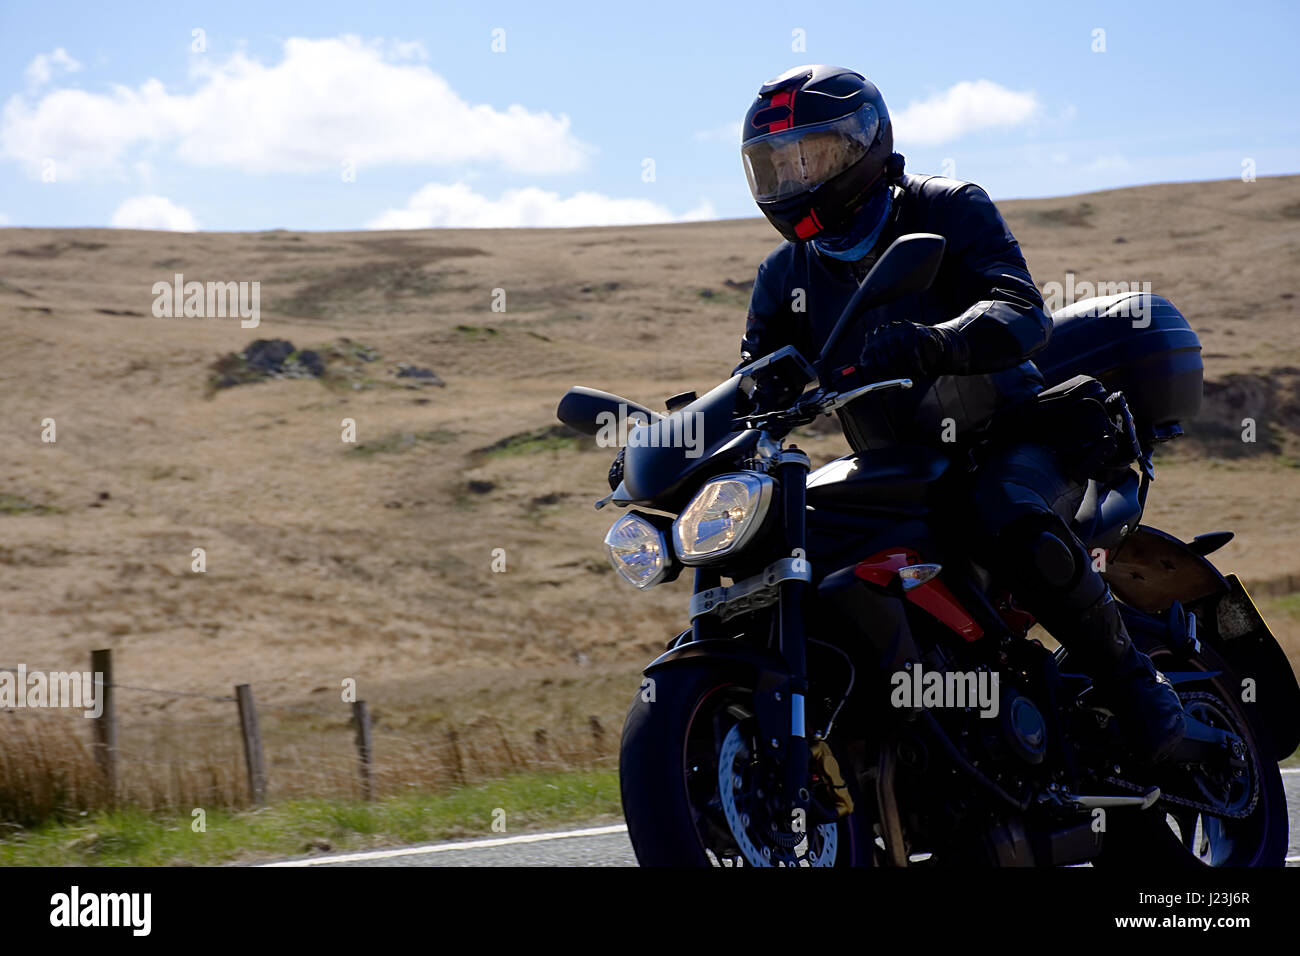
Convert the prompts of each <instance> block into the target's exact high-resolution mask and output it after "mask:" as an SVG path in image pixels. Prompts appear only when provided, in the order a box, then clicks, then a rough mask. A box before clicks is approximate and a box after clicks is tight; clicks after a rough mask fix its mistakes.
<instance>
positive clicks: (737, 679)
mask: <svg viewBox="0 0 1300 956" xmlns="http://www.w3.org/2000/svg"><path fill="white" fill-rule="evenodd" d="M654 680H655V683H654V685H653V686H654V693H653V695H650V694H647V693H644V692H643V693H639V694H638V695H637V696H636V698H635V699H634V700H633V702H632V706H631V707H630V708H629V710H628V716H627V721H626V723H625V724H624V727H623V740H622V745H621V747H620V754H619V784H620V789H621V792H622V799H623V814H624V816H625V817H626V819H627V826H628V835H629V836H630V838H631V840H632V846H633V848H634V849H635V851H636V855H637V860H638V861H639V862H640V863H641V865H642V866H782V865H787V866H844V865H852V863H853V862H854V860H855V859H856V857H857V850H858V844H859V842H860V841H859V840H857V839H855V834H854V830H855V826H854V823H853V820H854V815H852V814H851V815H849V816H848V817H844V818H840V819H835V820H829V819H828V820H816V819H810V820H807V821H804V823H805V825H804V826H803V827H802V828H801V827H799V826H796V825H793V821H792V820H791V818H790V816H789V814H782V813H781V811H780V810H779V809H777V808H776V800H775V798H776V796H777V794H778V793H779V788H778V787H777V783H776V781H777V779H778V774H779V767H778V766H777V765H776V763H775V762H774V761H771V760H768V759H766V758H765V755H764V753H763V748H762V747H761V746H760V742H759V741H758V739H757V722H756V720H755V718H754V714H753V687H754V684H755V675H754V672H753V670H752V669H751V668H750V667H748V666H747V665H744V664H742V663H739V662H729V661H723V662H718V661H709V662H702V663H699V664H689V665H685V664H684V665H678V666H675V667H670V668H665V669H664V670H662V671H659V672H657V673H656V674H655V675H654ZM651 696H652V697H653V699H648V698H650V697H651ZM850 786H851V784H850ZM855 796H856V795H855Z"/></svg>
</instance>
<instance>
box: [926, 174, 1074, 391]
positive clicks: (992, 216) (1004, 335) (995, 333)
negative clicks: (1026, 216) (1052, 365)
mask: <svg viewBox="0 0 1300 956" xmlns="http://www.w3.org/2000/svg"><path fill="white" fill-rule="evenodd" d="M943 207H944V208H943V211H942V212H941V213H940V215H939V219H940V221H941V222H942V225H943V226H944V229H943V230H942V232H943V235H944V236H945V238H947V240H948V247H947V249H946V250H945V253H944V255H945V259H949V257H951V259H949V262H948V263H946V264H949V265H950V266H952V265H955V266H956V268H955V269H953V268H949V269H945V270H944V271H945V272H947V273H949V274H950V275H953V276H954V282H955V286H954V287H953V288H951V289H949V290H947V291H948V292H949V293H950V294H951V295H952V296H953V297H954V298H955V299H956V300H957V301H958V302H974V303H975V304H974V305H972V306H970V308H968V309H966V311H965V312H963V313H962V314H961V315H959V316H957V317H956V318H955V319H950V320H949V321H947V322H942V323H940V324H939V325H938V328H941V329H948V330H950V331H952V332H955V333H956V341H955V348H954V349H953V362H954V367H953V368H952V369H951V371H952V373H954V374H958V375H978V374H982V373H985V372H996V371H1000V370H1001V369H1005V368H1011V367H1013V366H1016V365H1019V364H1020V363H1021V362H1023V361H1024V360H1025V359H1027V358H1029V357H1030V356H1031V355H1032V354H1033V353H1035V352H1037V351H1038V350H1039V349H1041V348H1042V347H1043V346H1044V345H1046V344H1047V340H1048V338H1049V337H1050V336H1051V334H1052V319H1051V316H1049V315H1048V313H1047V310H1046V309H1045V308H1044V306H1043V297H1042V295H1041V294H1039V291H1038V287H1037V286H1035V285H1034V280H1033V278H1032V277H1031V276H1030V275H1029V267H1028V266H1027V265H1026V264H1025V257H1024V255H1023V254H1022V253H1021V251H1020V244H1019V243H1018V242H1016V237H1015V236H1013V235H1012V234H1011V230H1010V229H1009V228H1007V224H1006V222H1005V221H1004V220H1003V218H1002V215H1001V213H999V212H998V210H997V207H996V206H994V205H993V201H992V200H991V199H989V197H988V193H986V192H985V191H984V190H983V189H981V188H980V187H979V186H976V185H974V184H973V183H970V184H967V185H965V186H964V187H962V189H960V190H958V191H957V192H956V193H954V194H952V195H951V197H950V198H949V201H948V202H946V203H944V204H943Z"/></svg>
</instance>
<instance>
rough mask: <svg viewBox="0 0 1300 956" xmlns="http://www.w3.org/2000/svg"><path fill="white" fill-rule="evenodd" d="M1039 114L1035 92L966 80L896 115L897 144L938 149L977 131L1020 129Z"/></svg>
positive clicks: (991, 82)
mask: <svg viewBox="0 0 1300 956" xmlns="http://www.w3.org/2000/svg"><path fill="white" fill-rule="evenodd" d="M1038 110H1039V102H1038V96H1037V95H1036V94H1034V93H1032V92H1029V93H1017V92H1016V91H1015V90H1009V89H1007V88H1006V87H1004V86H999V85H998V84H997V83H994V82H993V81H992V80H974V81H972V80H962V81H961V82H960V83H956V84H954V85H953V86H951V87H949V88H948V89H946V90H944V91H943V92H942V93H938V94H936V95H935V96H932V97H930V98H929V99H927V100H921V101H920V102H915V103H908V104H907V106H905V107H904V108H903V109H902V110H900V111H899V112H898V113H897V114H895V115H894V116H893V117H892V119H893V121H894V140H895V142H897V143H900V144H902V145H908V144H911V145H916V146H936V145H938V144H940V143H947V142H949V141H951V140H955V139H959V138H961V137H962V136H965V135H966V134H967V133H973V132H975V131H976V130H982V129H993V128H998V127H1003V128H1005V127H1010V126H1019V125H1020V124H1022V123H1024V122H1026V121H1028V120H1029V119H1030V118H1031V117H1033V116H1034V114H1036V113H1037V112H1038Z"/></svg>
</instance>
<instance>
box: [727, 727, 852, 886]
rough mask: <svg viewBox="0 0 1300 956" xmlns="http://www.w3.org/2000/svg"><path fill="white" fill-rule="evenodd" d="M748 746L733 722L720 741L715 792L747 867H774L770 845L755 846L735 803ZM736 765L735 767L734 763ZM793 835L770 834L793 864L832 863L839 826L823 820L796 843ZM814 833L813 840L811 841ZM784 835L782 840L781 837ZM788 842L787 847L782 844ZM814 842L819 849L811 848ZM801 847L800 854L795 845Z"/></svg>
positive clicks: (750, 823) (748, 823) (743, 782)
mask: <svg viewBox="0 0 1300 956" xmlns="http://www.w3.org/2000/svg"><path fill="white" fill-rule="evenodd" d="M749 757H750V753H749V748H748V747H747V746H746V744H745V735H744V734H743V733H742V732H741V729H740V724H734V725H733V726H732V728H731V730H729V731H728V732H727V736H726V738H725V739H724V740H723V741H722V750H721V752H720V753H719V754H718V794H719V796H720V797H721V801H722V813H723V816H725V817H726V820H727V826H728V827H729V828H730V830H731V835H732V838H733V839H735V841H736V846H737V847H739V848H740V852H741V854H742V855H743V856H744V857H745V862H746V863H747V864H748V865H750V866H776V865H777V863H776V862H773V859H772V856H773V849H774V847H772V846H766V845H765V846H763V847H759V846H758V845H757V844H756V843H755V842H754V838H753V836H752V835H751V830H752V829H753V821H752V820H750V819H749V818H748V817H747V815H746V814H744V813H743V811H742V810H741V809H740V807H739V806H738V805H737V803H736V793H737V791H741V790H743V789H744V787H745V786H746V785H747V783H748V782H747V781H746V780H745V774H744V770H745V769H746V767H747V765H748V763H749ZM738 765H739V766H738ZM794 836H795V835H794V834H785V833H782V832H781V831H779V830H778V831H777V832H775V833H774V834H773V835H772V839H773V842H774V843H775V844H776V847H775V849H776V850H778V851H780V852H782V853H786V852H788V853H791V854H792V856H793V858H794V859H793V860H792V864H793V865H796V866H834V865H835V856H836V851H837V849H838V847H839V827H838V826H837V825H836V824H835V823H823V824H820V825H819V826H817V827H816V828H815V829H813V830H809V831H807V832H805V833H804V834H803V837H802V839H797V838H796V839H797V842H795V841H792V840H791V839H790V838H791V837H794ZM814 836H815V837H816V840H815V841H814ZM782 837H784V838H785V839H782ZM785 843H791V844H792V845H790V846H783V845H782V844H785ZM814 843H816V844H817V845H818V846H819V848H820V849H818V850H815V849H814ZM800 846H803V847H804V850H803V852H802V853H800V852H799V847H800Z"/></svg>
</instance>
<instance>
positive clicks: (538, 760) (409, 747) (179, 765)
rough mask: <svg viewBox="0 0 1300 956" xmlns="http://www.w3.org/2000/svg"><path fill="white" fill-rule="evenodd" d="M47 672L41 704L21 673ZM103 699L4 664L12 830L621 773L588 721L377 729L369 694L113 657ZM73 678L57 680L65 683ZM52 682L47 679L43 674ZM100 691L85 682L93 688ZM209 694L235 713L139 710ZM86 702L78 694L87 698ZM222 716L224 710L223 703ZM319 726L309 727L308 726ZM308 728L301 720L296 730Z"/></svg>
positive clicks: (1, 779) (3, 745)
mask: <svg viewBox="0 0 1300 956" xmlns="http://www.w3.org/2000/svg"><path fill="white" fill-rule="evenodd" d="M38 673H39V674H42V675H45V676H46V680H45V687H44V689H43V693H41V694H40V695H39V696H38V697H37V699H35V700H32V699H24V698H23V695H28V696H30V695H32V694H33V692H34V689H33V688H31V687H27V686H26V684H24V685H23V686H22V687H21V688H20V687H19V684H20V681H19V680H18V679H17V678H19V677H24V676H25V677H26V681H27V683H30V682H31V681H32V677H31V675H35V674H38ZM73 673H76V674H79V675H81V674H86V675H95V676H94V678H93V680H92V683H91V684H90V686H93V696H92V695H91V694H89V693H86V694H83V695H82V697H81V698H80V699H77V700H76V701H75V703H76V705H77V706H72V707H70V706H67V700H66V698H65V699H63V700H58V701H55V700H54V699H53V698H54V697H55V694H56V690H57V693H59V694H63V695H66V694H68V692H69V690H70V689H71V679H70V678H69V677H68V675H69V672H68V671H67V669H66V668H36V667H33V666H31V665H25V664H24V665H19V666H17V667H0V675H3V674H13V675H15V677H14V678H12V679H10V680H9V681H8V682H7V684H8V689H7V693H6V680H5V678H4V677H3V676H0V829H2V828H3V827H5V826H12V825H15V824H16V825H19V826H31V825H34V824H36V823H39V822H41V821H44V820H50V819H67V818H71V817H75V816H77V815H80V814H83V813H87V812H90V811H94V810H99V809H107V808H112V807H126V806H129V807H138V808H141V809H144V810H149V811H156V810H193V809H198V808H204V809H209V808H224V809H241V808H247V807H250V806H257V805H260V804H263V803H265V802H268V801H283V800H290V799H309V798H332V799H344V800H369V799H379V798H383V797H386V796H391V795H395V794H399V793H407V792H413V791H418V792H428V791H438V790H445V789H448V788H451V787H457V786H464V785H467V784H470V783H473V782H475V781H478V780H484V779H490V778H494V777H499V776H502V775H504V774H508V773H511V772H516V771H520V770H531V771H540V770H556V771H558V770H571V769H575V768H584V769H607V768H613V767H615V766H616V765H617V752H616V751H617V736H616V735H610V734H609V733H608V732H607V731H606V730H605V728H604V727H603V726H602V725H601V724H600V722H599V720H598V719H597V718H595V717H591V718H588V721H587V725H586V726H585V727H561V728H556V727H538V728H534V729H532V730H531V731H529V732H527V733H520V732H519V731H518V730H517V729H516V730H511V729H507V728H506V727H504V726H502V724H501V722H500V721H499V720H497V719H496V718H495V717H491V716H480V717H478V718H476V719H475V720H473V721H471V722H469V723H466V724H464V725H461V726H437V727H434V728H432V729H429V730H422V731H411V732H406V733H394V732H389V731H384V732H375V731H374V729H373V728H372V726H371V724H370V719H369V711H368V708H367V704H366V702H365V701H346V700H343V699H342V698H340V699H339V701H338V702H337V703H332V704H323V703H315V704H313V705H294V704H284V705H276V706H265V705H260V706H254V703H253V694H252V688H251V687H249V686H248V685H246V684H244V685H239V686H238V687H236V688H235V693H234V694H206V693H196V692H193V691H181V690H176V689H170V688H158V687H142V686H137V685H134V684H126V683H118V682H117V681H116V680H115V679H114V678H113V676H112V658H111V655H110V654H109V652H107V651H96V652H94V654H93V655H92V666H91V670H90V671H89V672H73ZM61 676H62V677H63V678H64V680H63V683H62V685H61V686H60V687H58V688H56V686H55V685H56V684H58V683H59V680H60V677H61ZM38 683H39V681H38ZM85 689H86V688H85V687H84V686H83V690H85ZM151 695H152V696H165V697H167V698H168V700H169V702H170V701H171V700H177V701H191V700H192V701H200V700H201V701H206V702H209V703H215V704H221V705H224V706H225V707H227V708H229V711H228V713H229V717H228V718H227V719H221V718H220V717H215V718H214V715H213V713H212V708H202V710H203V713H192V714H190V715H188V716H190V717H192V718H193V719H186V715H185V714H184V713H180V714H173V713H172V712H171V711H169V712H168V714H167V715H166V716H165V717H162V719H160V714H159V712H158V710H157V709H153V710H149V709H148V708H144V707H141V706H139V704H140V702H141V701H142V700H143V699H145V698H147V697H149V696H151ZM74 696H75V695H74ZM216 713H217V714H220V710H219V709H218V710H217V711H216ZM304 723H305V724H307V725H308V726H303V724H304ZM294 724H298V726H293V725H294Z"/></svg>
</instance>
